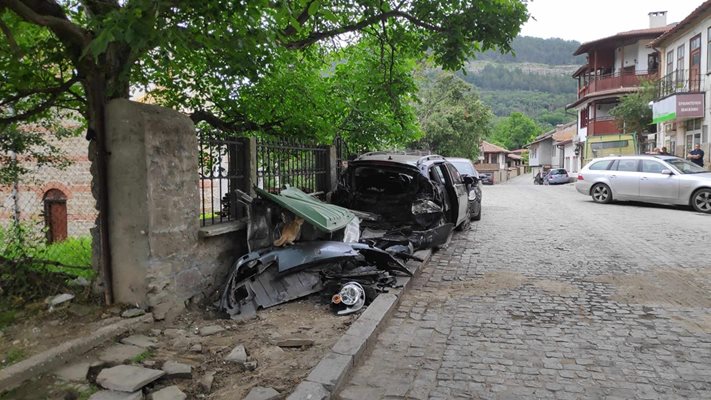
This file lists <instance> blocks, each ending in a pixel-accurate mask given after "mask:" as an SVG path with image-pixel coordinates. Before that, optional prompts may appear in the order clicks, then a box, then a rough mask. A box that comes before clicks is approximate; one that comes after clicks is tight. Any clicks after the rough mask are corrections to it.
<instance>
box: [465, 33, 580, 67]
mask: <svg viewBox="0 0 711 400" xmlns="http://www.w3.org/2000/svg"><path fill="white" fill-rule="evenodd" d="M511 47H512V48H513V51H514V55H512V54H501V53H498V52H496V51H487V52H485V53H482V54H479V55H477V57H476V59H477V60H481V61H496V62H505V63H537V64H548V65H576V64H577V65H582V64H583V63H584V62H585V56H584V55H581V56H573V52H574V51H575V50H577V49H578V47H580V42H577V41H575V40H563V39H541V38H536V37H529V36H518V37H517V38H515V39H514V40H513V43H512V45H511Z"/></svg>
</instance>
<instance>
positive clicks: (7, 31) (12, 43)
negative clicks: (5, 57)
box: [0, 8, 25, 58]
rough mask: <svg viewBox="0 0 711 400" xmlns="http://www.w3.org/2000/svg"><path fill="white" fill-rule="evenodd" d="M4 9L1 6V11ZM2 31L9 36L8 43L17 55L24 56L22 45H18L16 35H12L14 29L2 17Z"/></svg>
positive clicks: (0, 27)
mask: <svg viewBox="0 0 711 400" xmlns="http://www.w3.org/2000/svg"><path fill="white" fill-rule="evenodd" d="M2 10H3V9H2V8H0V11H2ZM0 31H2V33H4V34H5V37H6V38H7V43H8V44H9V45H10V49H12V51H13V52H14V53H15V55H16V56H17V57H18V58H22V57H24V55H25V53H24V52H23V51H22V49H21V48H20V46H18V45H17V41H16V40H15V37H14V36H13V35H12V31H11V30H10V27H9V26H7V24H6V23H5V22H3V20H2V19H0Z"/></svg>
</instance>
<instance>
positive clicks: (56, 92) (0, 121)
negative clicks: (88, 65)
mask: <svg viewBox="0 0 711 400" xmlns="http://www.w3.org/2000/svg"><path fill="white" fill-rule="evenodd" d="M77 82H79V78H78V77H76V76H75V77H73V78H72V79H70V80H68V81H66V82H64V83H63V84H62V85H60V86H55V87H53V88H42V89H36V90H34V91H32V92H31V93H29V92H25V93H19V94H17V95H15V96H12V97H11V98H9V99H7V100H5V101H4V102H3V103H2V104H3V105H4V104H8V103H9V102H10V101H17V100H19V99H21V98H23V97H27V96H31V95H33V94H42V93H45V94H50V96H49V98H48V99H47V100H45V101H43V102H42V103H41V104H39V105H38V106H37V107H35V108H33V109H31V110H28V111H25V112H23V113H20V114H16V115H13V116H11V117H6V118H0V125H5V124H12V123H15V122H18V121H23V120H25V119H28V118H30V117H32V116H34V115H37V114H39V113H41V112H44V111H47V110H48V109H49V108H50V107H52V106H53V105H54V103H55V102H56V101H57V98H59V96H61V95H62V93H64V92H66V91H68V90H69V88H70V87H72V85H74V84H75V83H77ZM12 99H14V100H12Z"/></svg>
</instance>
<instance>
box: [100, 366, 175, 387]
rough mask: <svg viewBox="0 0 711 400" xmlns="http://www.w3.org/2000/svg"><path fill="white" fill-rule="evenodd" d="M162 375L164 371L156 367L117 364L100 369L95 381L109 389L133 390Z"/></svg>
mask: <svg viewBox="0 0 711 400" xmlns="http://www.w3.org/2000/svg"><path fill="white" fill-rule="evenodd" d="M163 375H165V372H163V371H160V370H157V369H149V368H143V367H137V366H135V365H117V366H115V367H112V368H105V369H102V370H101V372H99V376H97V377H96V383H98V384H99V385H101V387H103V388H106V389H110V390H117V391H120V392H135V391H137V390H139V389H141V388H142V387H144V386H146V385H147V384H149V383H151V382H153V381H155V380H156V379H158V378H160V377H162V376H163Z"/></svg>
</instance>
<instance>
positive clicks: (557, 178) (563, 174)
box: [543, 168, 570, 185]
mask: <svg viewBox="0 0 711 400" xmlns="http://www.w3.org/2000/svg"><path fill="white" fill-rule="evenodd" d="M569 182H570V177H569V176H568V171H566V170H565V169H564V168H553V169H551V170H550V171H548V173H547V174H546V175H545V176H544V177H543V184H544V185H558V184H561V183H569Z"/></svg>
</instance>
